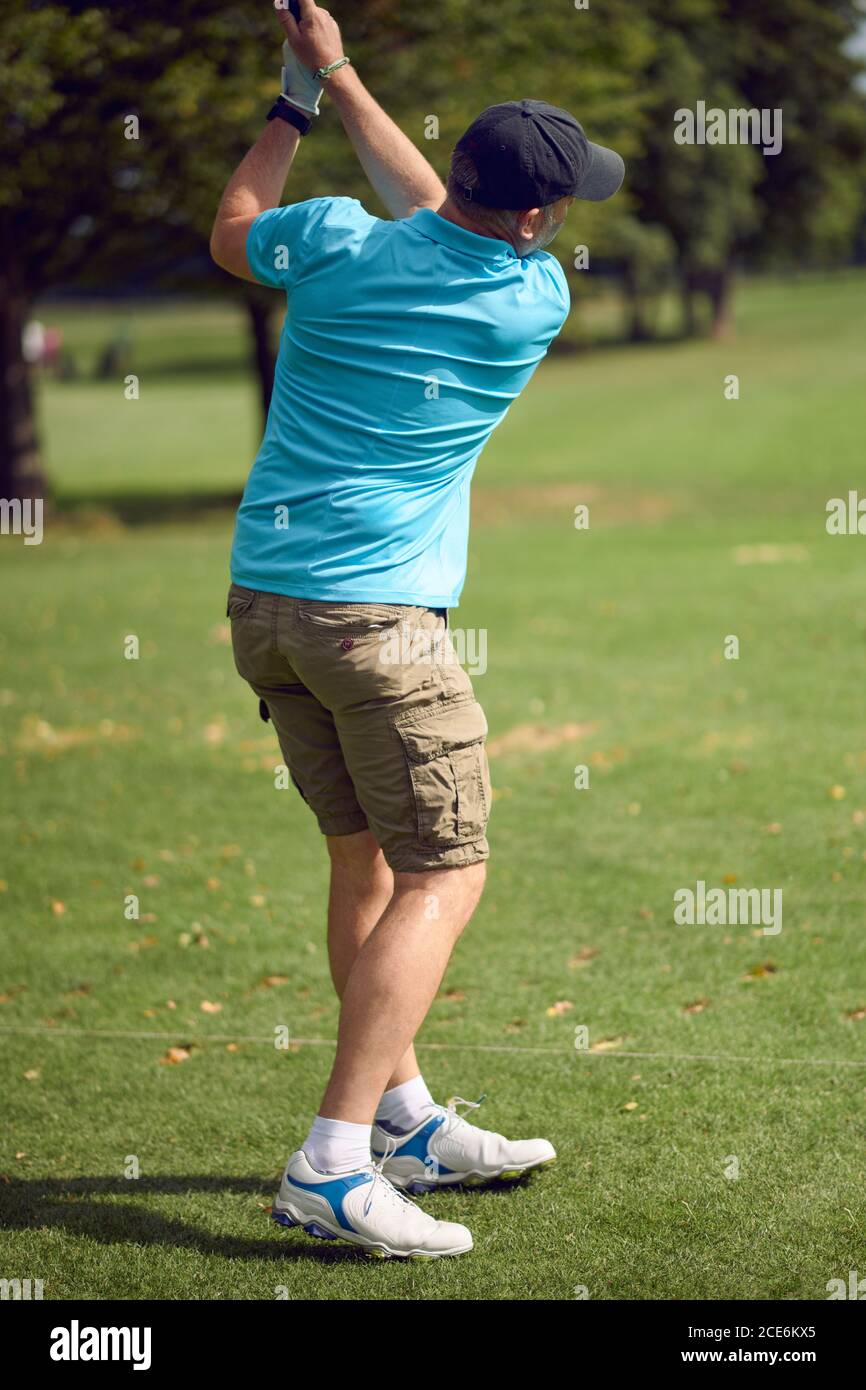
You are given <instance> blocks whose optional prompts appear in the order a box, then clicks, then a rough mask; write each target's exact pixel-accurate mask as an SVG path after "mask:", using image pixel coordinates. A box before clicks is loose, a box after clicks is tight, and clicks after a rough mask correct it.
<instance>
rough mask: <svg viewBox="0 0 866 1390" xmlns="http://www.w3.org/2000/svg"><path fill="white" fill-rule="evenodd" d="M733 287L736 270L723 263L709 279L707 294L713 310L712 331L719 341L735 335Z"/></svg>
mask: <svg viewBox="0 0 866 1390" xmlns="http://www.w3.org/2000/svg"><path fill="white" fill-rule="evenodd" d="M733 288H734V272H733V269H732V267H731V266H730V265H723V266H721V267H720V268H719V269H718V270H716V271H714V272H713V273H712V274H711V275H710V276H709V279H708V283H707V294H708V295H709V299H710V307H711V309H712V312H713V317H712V323H711V327H710V333H711V335H712V337H713V338H715V339H716V340H717V341H722V340H724V339H726V338H731V337H733V333H734V319H733Z"/></svg>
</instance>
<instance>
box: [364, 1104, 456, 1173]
mask: <svg viewBox="0 0 866 1390" xmlns="http://www.w3.org/2000/svg"><path fill="white" fill-rule="evenodd" d="M444 1123H445V1116H444V1115H434V1116H433V1119H432V1120H428V1121H427V1123H426V1125H422V1126H421V1128H420V1129H419V1130H417V1131H416V1132H415V1134H413V1135H411V1136H410V1138H409V1139H407V1140H406V1142H405V1143H403V1144H398V1145H397V1147H396V1149H395V1150H394V1152H393V1153H392V1154H389V1158H417V1159H419V1160H420V1161H421V1163H423V1164H424V1166H425V1167H429V1165H430V1164H431V1163H435V1164H436V1171H437V1172H438V1173H451V1172H453V1171H454V1170H453V1169H452V1168H446V1167H445V1164H444V1163H440V1162H439V1160H438V1159H431V1158H430V1155H429V1145H430V1140H431V1139H432V1138H433V1135H434V1134H435V1133H436V1131H437V1129H438V1128H439V1126H440V1125H444ZM396 1137H397V1136H396V1135H395V1136H394V1138H396ZM383 1152H384V1150H382V1151H381V1152H380V1151H379V1150H377V1149H374V1150H373V1153H374V1154H375V1155H376V1158H381V1157H382V1153H383Z"/></svg>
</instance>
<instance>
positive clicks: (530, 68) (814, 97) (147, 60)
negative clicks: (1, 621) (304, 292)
mask: <svg viewBox="0 0 866 1390" xmlns="http://www.w3.org/2000/svg"><path fill="white" fill-rule="evenodd" d="M329 8H331V10H332V12H333V13H334V15H335V16H336V18H337V19H338V21H339V22H340V25H341V28H342V31H343V37H344V42H345V49H346V52H347V53H349V54H350V56H351V57H352V59H353V61H354V62H355V64H356V66H357V68H358V70H359V72H360V73H361V75H362V77H363V79H364V81H365V82H366V83H367V85H368V86H369V88H370V89H371V91H372V92H373V93H374V95H375V96H376V97H377V98H378V99H379V100H380V101H381V102H382V104H383V105H384V106H385V107H386V109H387V110H388V111H389V112H390V114H391V115H392V116H393V117H394V118H395V120H396V121H397V122H398V123H399V125H400V126H401V127H402V128H403V130H405V131H406V132H407V134H409V135H410V137H411V138H412V139H414V140H415V141H416V143H418V144H419V145H420V146H421V148H422V149H423V150H424V152H425V154H426V155H427V156H428V158H429V159H430V161H431V163H432V164H433V165H434V167H435V168H436V169H437V171H438V173H439V174H440V175H441V176H443V178H444V175H445V173H446V171H447V166H448V157H449V153H450V150H451V148H452V146H453V144H454V142H455V140H456V139H457V138H458V136H459V135H460V134H461V133H462V131H463V130H464V129H465V127H466V126H467V125H468V124H469V122H470V120H472V118H473V117H474V116H475V115H476V114H477V113H478V111H479V110H481V109H482V108H483V107H484V106H487V105H490V104H492V103H494V102H498V101H505V100H509V99H512V98H514V97H520V96H532V97H539V98H543V99H544V100H546V101H550V102H552V103H554V104H556V105H561V106H564V107H567V108H568V109H570V110H572V111H573V112H574V113H575V114H576V115H577V116H578V118H579V119H580V120H581V121H582V122H583V124H584V125H585V127H586V128H587V131H588V133H589V134H590V136H591V138H593V139H596V140H599V141H601V142H602V143H606V144H611V145H613V146H614V147H615V148H616V149H618V150H620V152H621V153H622V154H623V156H624V158H625V160H626V164H627V168H628V172H627V176H626V184H625V187H624V190H623V192H622V193H621V194H620V195H619V196H618V197H617V198H615V199H614V200H613V201H612V202H610V203H608V204H601V205H593V204H581V205H580V210H579V214H578V215H575V214H574V213H572V217H571V219H570V222H569V228H570V229H571V228H573V229H574V233H575V237H576V238H577V239H579V241H580V243H585V244H586V245H587V246H588V247H589V249H590V271H592V270H593V269H596V270H598V269H602V270H603V271H605V272H606V273H607V274H609V275H615V276H616V277H617V279H618V282H619V284H620V286H621V289H622V293H623V296H624V300H625V303H626V307H627V315H626V318H627V332H628V334H629V336H630V337H631V338H632V339H633V340H635V341H639V340H642V339H646V338H649V337H651V336H652V306H653V302H654V300H655V299H656V297H657V296H658V294H659V292H660V290H661V289H662V288H664V287H667V286H669V285H672V284H673V285H676V286H678V288H679V292H680V298H681V303H682V331H683V332H684V333H689V334H690V333H698V332H704V331H710V332H713V333H723V332H724V331H725V330H726V327H727V325H728V322H729V314H730V297H731V286H732V281H733V276H734V272H735V269H736V268H737V267H738V266H744V265H745V266H749V267H755V268H765V267H780V266H790V267H794V266H797V267H799V266H815V265H821V266H824V265H834V264H842V263H845V262H846V261H849V260H850V259H851V257H852V255H853V250H854V247H855V244H856V242H857V238H858V235H859V237H860V243H861V245H862V239H863V225H864V191H863V189H864V182H863V173H864V167H866V96H864V92H863V89H862V86H861V85H858V79H860V75H861V72H862V69H861V65H860V64H859V63H858V62H857V61H856V60H855V59H854V58H853V57H851V56H849V53H848V50H847V45H848V42H849V40H850V39H851V38H852V37H853V35H854V34H855V33H856V32H857V30H858V28H859V26H861V25H862V24H863V23H864V17H863V12H862V10H861V8H860V6H859V5H858V3H856V0H644V3H642V4H637V3H635V0H590V4H589V8H586V9H579V8H576V3H575V0H437V3H436V4H435V5H425V4H418V3H417V0H366V3H363V4H358V3H349V0H331V4H330V6H329ZM280 40H281V34H280V32H279V29H278V26H277V24H276V21H275V18H274V15H273V13H272V9H271V5H270V3H269V0H230V2H229V0H208V3H207V4H205V5H202V4H201V0H115V3H112V4H111V5H107V4H102V5H99V4H93V3H87V2H86V0H4V6H3V9H2V12H0V64H2V68H3V72H4V82H3V86H2V90H0V157H2V166H3V174H2V179H0V496H2V497H7V498H11V497H14V496H22V497H23V496H34V495H40V496H42V495H44V492H45V482H44V479H43V477H42V474H41V469H40V464H39V452H38V442H37V438H36V432H35V427H34V421H33V408H32V400H31V390H30V382H29V374H28V371H27V368H26V365H25V363H24V361H23V359H22V354H21V333H22V328H23V326H24V324H25V322H26V320H27V318H28V316H29V315H30V313H31V310H32V305H33V303H34V301H35V300H36V299H37V298H38V297H39V296H41V295H43V294H45V293H46V292H47V291H49V290H51V289H52V287H58V286H61V285H62V286H70V285H76V286H79V287H82V288H88V287H90V288H93V289H94V290H97V289H98V290H101V291H104V290H105V289H106V287H107V286H112V285H116V286H117V285H125V286H127V285H129V284H130V283H133V282H135V283H141V284H142V285H147V286H148V287H150V288H153V287H155V286H160V287H164V288H177V289H191V288H195V289H202V288H205V287H206V286H212V287H216V288H218V290H219V291H220V292H222V293H224V294H227V295H228V294H232V295H235V296H237V297H238V298H239V299H240V301H241V302H242V303H243V305H244V308H245V311H246V314H247V318H248V322H249V327H250V343H251V359H252V363H253V366H254V368H255V370H256V372H257V374H258V379H259V381H260V383H261V395H262V403H263V406H266V404H267V400H268V397H269V392H270V383H271V378H272V372H273V342H272V319H273V316H274V314H275V312H276V311H277V310H278V308H279V305H280V296H278V295H277V294H275V293H274V292H272V291H269V290H266V289H263V288H260V287H257V286H254V285H246V284H241V283H240V282H237V281H232V280H230V279H229V278H228V277H226V276H224V275H222V273H221V272H219V271H217V270H216V269H215V268H214V267H212V266H211V264H210V262H209V260H208V258H207V255H206V245H207V239H208V235H209V232H210V226H211V222H212V219H213V215H214V212H215V209H216V205H217V201H218V199H219V196H220V193H221V191H222V188H223V186H224V184H225V182H226V179H227V178H228V175H229V173H230V172H231V170H232V169H233V167H234V166H235V164H236V163H237V162H238V160H239V159H240V158H241V156H242V155H243V153H244V151H245V150H246V149H247V148H248V146H249V145H250V143H251V142H252V140H253V139H254V138H255V136H256V134H257V133H258V131H259V130H260V128H261V126H262V124H263V119H264V115H265V112H266V111H267V108H268V106H269V105H270V104H271V101H272V100H273V98H274V96H275V94H276V91H277V89H278V82H279V66H280V56H279V48H280ZM699 101H703V102H705V103H706V105H707V107H719V108H722V109H723V110H725V111H727V110H729V109H731V108H751V107H756V108H759V109H763V108H768V109H770V110H774V109H776V108H781V109H782V111H783V121H784V126H783V133H784V140H783V145H782V149H781V152H780V153H779V154H777V155H775V156H765V155H763V154H762V153H761V150H760V149H759V148H756V147H755V146H753V145H751V144H748V145H744V144H715V145H710V144H697V143H695V144H678V143H676V142H675V140H674V113H675V112H676V111H677V110H679V109H681V108H690V109H692V110H694V109H695V108H696V106H697V103H698V102H699ZM131 117H132V118H135V120H130V118H131ZM429 117H435V118H436V121H437V122H438V136H437V138H434V139H429V138H426V132H428V131H429V129H430V125H429V122H428V118H429ZM136 121H137V128H136ZM130 136H132V137H133V138H130ZM289 193H290V197H291V199H292V200H300V199H303V198H309V197H316V196H319V195H327V194H346V195H349V196H355V197H359V198H361V199H362V201H363V202H364V203H365V205H366V206H367V207H369V208H370V210H371V211H373V212H377V213H380V214H383V215H384V209H383V208H381V207H380V206H379V205H378V203H377V199H376V198H375V195H373V193H372V192H371V190H370V188H369V186H368V185H367V183H366V180H365V178H364V176H363V174H362V172H361V170H360V167H359V166H358V164H357V162H356V160H355V157H354V154H353V152H352V150H351V147H350V145H349V142H348V140H347V139H346V137H345V135H344V134H343V131H342V127H341V125H340V122H339V119H338V117H337V114H336V112H335V111H334V110H333V109H329V108H328V107H327V98H325V100H324V101H323V115H322V117H321V118H320V123H319V125H318V127H317V129H316V131H315V132H314V133H313V134H312V135H311V136H310V138H309V139H308V140H307V141H305V142H304V143H303V145H302V146H301V149H300V152H299V157H298V158H297V160H296V164H295V167H294V169H293V172H292V175H291V178H290V185H289ZM565 242H566V236H562V237H561V238H560V243H565ZM560 243H557V247H556V250H557V252H558V254H560V255H561V256H562V258H563V263H564V265H565V267H566V270H567V272H568V273H569V276H570V280H571V283H572V286H573V288H574V289H575V290H576V292H577V294H578V295H579V293H580V291H581V288H582V283H581V276H582V275H583V274H584V272H583V271H579V270H575V269H574V267H573V264H572V256H573V254H574V253H573V252H571V251H570V250H569V249H568V248H566V249H562V248H561V246H560Z"/></svg>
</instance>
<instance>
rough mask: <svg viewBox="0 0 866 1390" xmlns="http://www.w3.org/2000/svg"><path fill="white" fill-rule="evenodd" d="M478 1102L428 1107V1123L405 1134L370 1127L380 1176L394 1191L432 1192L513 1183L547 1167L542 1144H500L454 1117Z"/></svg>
mask: <svg viewBox="0 0 866 1390" xmlns="http://www.w3.org/2000/svg"><path fill="white" fill-rule="evenodd" d="M483 1099H484V1097H483V1096H482V1097H481V1100H483ZM481 1100H478V1101H471V1100H463V1099H462V1097H461V1096H454V1097H453V1098H452V1099H451V1100H449V1102H448V1106H447V1108H446V1107H444V1106H441V1105H434V1106H431V1107H430V1109H429V1118H427V1119H425V1120H423V1121H422V1122H421V1124H419V1125H418V1126H417V1127H416V1128H415V1129H412V1130H410V1131H409V1132H408V1133H407V1134H398V1135H394V1134H391V1133H389V1132H388V1131H387V1130H385V1129H383V1128H382V1126H381V1125H378V1124H374V1126H373V1137H372V1149H373V1156H374V1157H375V1158H379V1159H381V1161H382V1168H383V1172H384V1173H385V1175H386V1177H388V1178H390V1180H391V1182H392V1183H393V1184H394V1186H395V1187H399V1188H402V1189H404V1190H405V1191H408V1192H412V1193H421V1192H432V1191H433V1189H434V1188H437V1187H453V1186H455V1185H456V1184H457V1183H472V1184H478V1183H485V1182H492V1181H493V1180H494V1179H495V1178H519V1177H521V1176H522V1175H523V1174H524V1173H528V1172H529V1171H530V1169H532V1168H541V1167H543V1166H544V1165H545V1164H548V1163H553V1161H554V1159H555V1158H556V1150H555V1149H554V1147H553V1145H552V1144H550V1143H548V1141H547V1140H546V1139H505V1138H503V1136H502V1135H501V1134H494V1133H493V1132H492V1131H490V1130H486V1129H476V1128H475V1126H474V1125H470V1124H469V1123H468V1122H467V1121H466V1120H465V1119H464V1118H463V1116H462V1115H461V1114H459V1113H458V1110H457V1107H458V1106H464V1105H465V1106H467V1107H468V1108H469V1109H470V1110H477V1109H478V1106H479V1105H480V1104H481ZM395 1140H396V1148H393V1149H392V1146H393V1144H394V1142H395ZM389 1150H391V1151H390V1152H389Z"/></svg>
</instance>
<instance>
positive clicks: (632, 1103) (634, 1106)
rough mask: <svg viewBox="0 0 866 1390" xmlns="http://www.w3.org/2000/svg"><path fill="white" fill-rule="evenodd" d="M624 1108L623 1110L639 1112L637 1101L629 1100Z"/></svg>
mask: <svg viewBox="0 0 866 1390" xmlns="http://www.w3.org/2000/svg"><path fill="white" fill-rule="evenodd" d="M622 1108H623V1110H637V1101H636V1100H627V1101H626V1103H625V1105H624V1106H623V1107H622Z"/></svg>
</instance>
